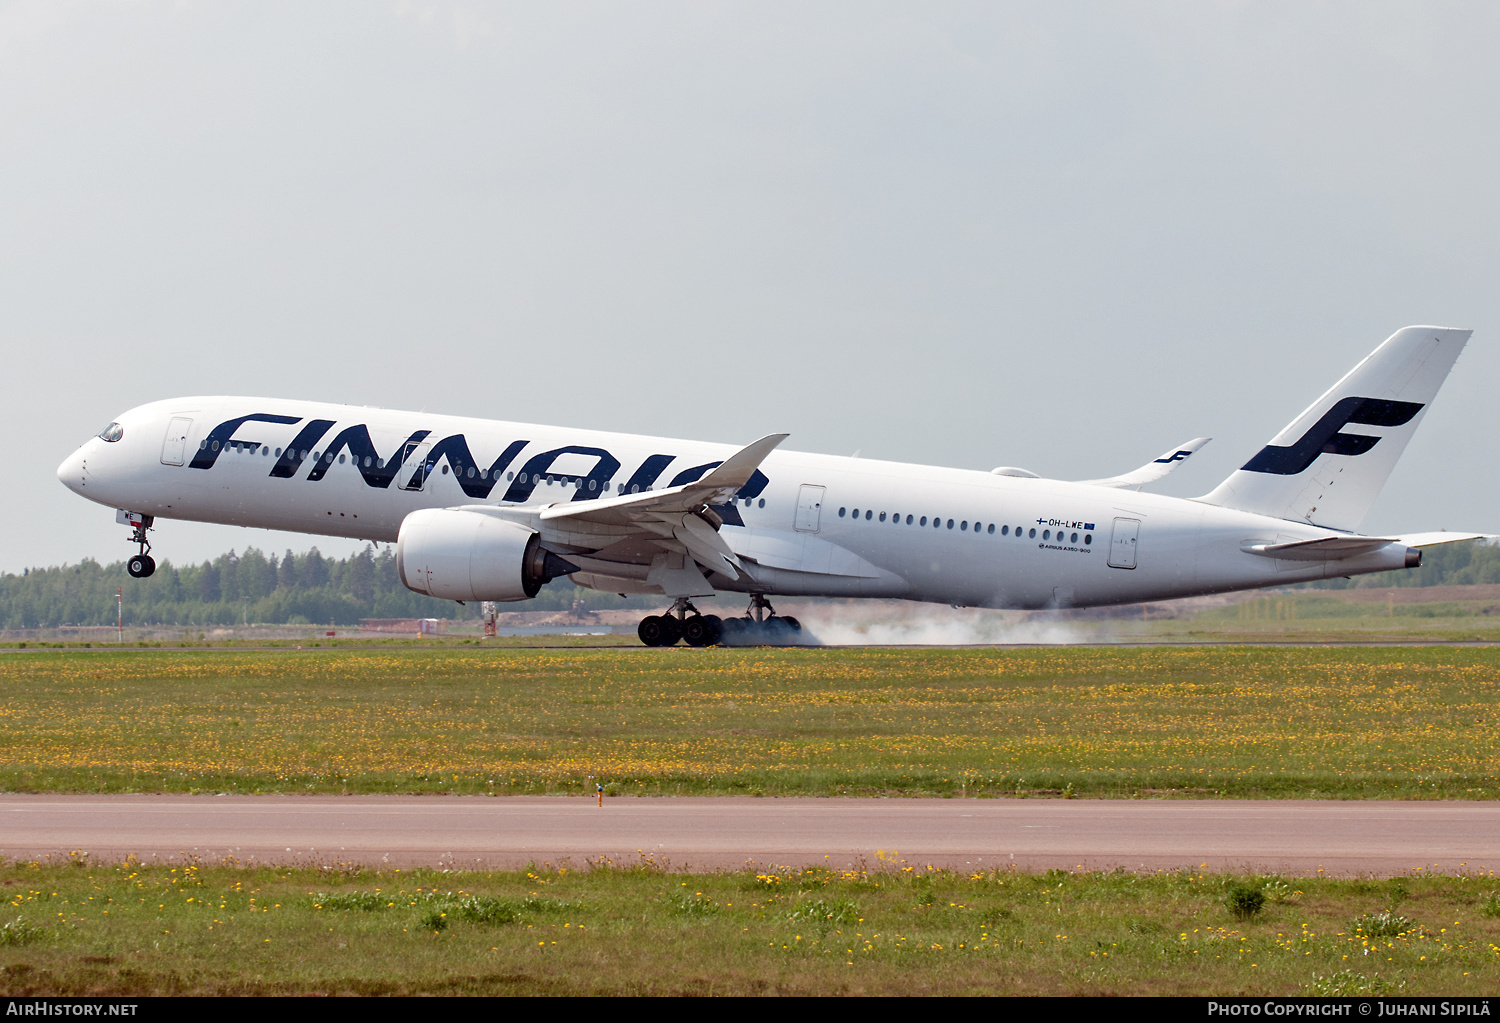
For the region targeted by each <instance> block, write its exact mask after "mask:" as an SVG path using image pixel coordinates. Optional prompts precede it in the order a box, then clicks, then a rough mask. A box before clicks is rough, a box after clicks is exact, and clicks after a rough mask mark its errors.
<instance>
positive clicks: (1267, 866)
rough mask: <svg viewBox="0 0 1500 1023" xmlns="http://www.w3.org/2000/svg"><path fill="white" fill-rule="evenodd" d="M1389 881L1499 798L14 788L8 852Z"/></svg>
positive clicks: (17, 855)
mask: <svg viewBox="0 0 1500 1023" xmlns="http://www.w3.org/2000/svg"><path fill="white" fill-rule="evenodd" d="M73 850H82V851H86V852H88V853H89V855H90V858H91V859H92V860H93V861H94V862H110V861H118V860H123V859H124V858H125V857H126V856H127V855H134V856H137V857H140V858H141V859H144V860H152V859H156V860H178V859H186V858H192V857H196V858H198V859H200V860H202V861H205V862H215V861H218V860H221V859H223V858H225V857H233V858H234V859H235V860H238V861H240V862H247V863H248V862H262V863H265V862H270V863H278V864H297V863H300V864H325V865H331V864H338V863H360V864H368V865H371V866H391V867H415V866H428V867H448V868H457V869H488V868H505V867H515V866H519V865H522V864H525V863H527V862H537V863H543V862H546V863H552V864H562V863H571V864H574V865H576V866H579V867H582V866H585V865H587V864H588V863H590V862H601V861H607V862H611V863H614V864H617V865H621V866H624V865H630V864H634V863H640V862H642V861H645V860H649V861H652V862H654V863H657V864H659V865H663V866H667V867H670V868H674V869H686V870H718V869H728V868H738V867H744V866H749V865H754V866H758V867H769V866H802V865H822V866H830V867H836V868H849V867H864V868H881V867H891V866H897V867H899V866H901V865H926V864H932V865H934V866H942V867H947V868H950V869H959V868H968V869H992V868H1007V867H1012V866H1013V867H1015V868H1017V869H1022V870H1046V869H1052V868H1061V869H1066V870H1074V869H1078V868H1084V869H1089V870H1109V869H1116V868H1122V869H1126V870H1176V869H1204V868H1206V869H1209V870H1216V871H1245V872H1277V873H1287V874H1293V875H1303V874H1313V873H1323V874H1328V875H1340V876H1391V875H1396V874H1403V873H1409V872H1414V871H1423V872H1433V873H1474V874H1478V873H1485V874H1488V873H1489V872H1490V871H1491V870H1492V869H1500V802H1438V801H1431V802H1369V801H1320V800H1276V801H1270V800H1267V801H1248V800H1244V801H1240V800H1089V799H1078V800H1064V799H817V798H753V797H715V798H694V797H687V798H635V797H620V798H607V799H605V800H604V805H603V806H602V807H600V806H598V805H596V800H595V799H594V798H593V797H574V798H566V797H564V798H547V797H494V798H486V797H479V796H475V797H453V796H231V795H219V796H214V795H107V796H56V795H16V794H9V795H0V857H4V858H6V859H11V860H16V859H33V858H38V857H47V856H53V857H58V856H66V855H67V854H68V853H70V852H71V851H73Z"/></svg>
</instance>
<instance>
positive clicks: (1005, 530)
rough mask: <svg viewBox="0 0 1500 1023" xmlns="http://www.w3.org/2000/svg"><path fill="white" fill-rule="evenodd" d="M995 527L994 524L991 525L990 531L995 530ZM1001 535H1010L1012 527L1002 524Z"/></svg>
mask: <svg viewBox="0 0 1500 1023" xmlns="http://www.w3.org/2000/svg"><path fill="white" fill-rule="evenodd" d="M994 529H995V527H994V526H991V527H990V531H991V532H993V531H994ZM1000 535H1001V536H1010V527H1009V526H1001V527H1000Z"/></svg>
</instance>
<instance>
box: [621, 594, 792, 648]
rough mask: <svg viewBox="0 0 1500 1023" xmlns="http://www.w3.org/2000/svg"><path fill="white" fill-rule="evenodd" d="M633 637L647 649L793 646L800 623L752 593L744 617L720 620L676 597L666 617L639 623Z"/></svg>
mask: <svg viewBox="0 0 1500 1023" xmlns="http://www.w3.org/2000/svg"><path fill="white" fill-rule="evenodd" d="M635 631H636V635H637V636H639V637H640V638H641V642H642V643H644V644H646V645H647V646H674V645H675V644H676V643H677V641H678V640H679V639H681V640H685V641H686V642H687V644H688V646H713V645H714V644H715V643H718V644H722V645H724V646H757V645H760V644H772V645H778V644H783V643H796V642H797V640H798V639H799V638H800V634H801V632H802V623H801V622H799V621H797V619H795V618H793V617H792V616H791V615H778V614H776V609H775V608H773V607H772V606H771V602H770V601H768V600H766V598H765V595H764V594H760V593H752V594H751V595H750V606H749V608H747V609H746V611H745V616H744V617H743V618H720V617H719V616H718V615H706V614H700V613H699V611H698V609H697V608H696V607H694V606H693V603H692V601H690V600H688V599H687V598H686V597H678V598H677V600H676V601H674V602H673V604H672V607H671V609H670V610H669V611H667V613H666V614H662V615H652V616H651V617H649V618H646V619H644V620H642V622H641V624H640V625H639V626H638V627H637V628H636V630H635Z"/></svg>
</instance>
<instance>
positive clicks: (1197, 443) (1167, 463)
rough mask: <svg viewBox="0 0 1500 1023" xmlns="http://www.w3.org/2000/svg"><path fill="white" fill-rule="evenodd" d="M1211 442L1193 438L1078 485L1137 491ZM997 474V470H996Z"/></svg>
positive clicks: (1210, 438) (1205, 439)
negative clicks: (1136, 465)
mask: <svg viewBox="0 0 1500 1023" xmlns="http://www.w3.org/2000/svg"><path fill="white" fill-rule="evenodd" d="M1211 440H1213V438H1212V437H1195V438H1193V439H1192V440H1190V441H1188V442H1187V443H1185V444H1179V445H1177V446H1176V447H1175V448H1168V449H1167V450H1166V451H1164V452H1162V454H1161V457H1159V458H1153V459H1152V460H1151V461H1149V462H1147V463H1146V464H1145V465H1143V466H1141V467H1140V468H1139V469H1135V470H1132V471H1131V472H1127V473H1125V474H1123V475H1121V476H1111V477H1109V478H1108V479H1102V480H1079V481H1078V482H1079V483H1087V484H1089V485H1090V486H1095V487H1135V488H1137V489H1139V488H1141V487H1143V486H1145V485H1146V484H1147V483H1155V482H1156V481H1157V480H1159V479H1161V478H1162V477H1163V476H1165V475H1166V474H1167V473H1169V472H1171V471H1172V470H1173V469H1175V468H1177V467H1178V466H1179V465H1181V464H1182V463H1183V462H1185V461H1187V457H1188V456H1189V455H1191V454H1192V453H1193V452H1194V451H1197V450H1198V449H1199V448H1201V447H1202V446H1203V445H1205V444H1207V443H1208V442H1209V441H1211ZM996 471H997V472H998V471H999V470H996Z"/></svg>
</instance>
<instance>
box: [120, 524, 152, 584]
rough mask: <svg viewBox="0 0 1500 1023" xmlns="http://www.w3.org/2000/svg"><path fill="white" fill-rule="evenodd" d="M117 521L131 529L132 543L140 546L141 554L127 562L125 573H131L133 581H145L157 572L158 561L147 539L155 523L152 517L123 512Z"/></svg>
mask: <svg viewBox="0 0 1500 1023" xmlns="http://www.w3.org/2000/svg"><path fill="white" fill-rule="evenodd" d="M117 520H118V521H120V522H123V523H125V524H126V525H128V526H130V527H131V530H130V542H131V543H133V544H139V545H140V548H141V552H140V553H139V554H137V555H136V556H135V557H133V558H131V559H130V560H129V561H127V562H125V571H127V572H129V573H130V577H131V578H132V579H145V578H146V577H148V576H149V575H151V573H152V572H155V571H156V559H155V558H153V557H152V556H151V555H150V553H148V552H149V551H150V550H151V541H150V540H148V539H146V530H148V529H150V528H151V523H152V522H154V521H155V519H153V518H152V517H151V516H150V515H141V514H140V513H138V512H127V511H122V512H120V513H119V515H118V516H117Z"/></svg>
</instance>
